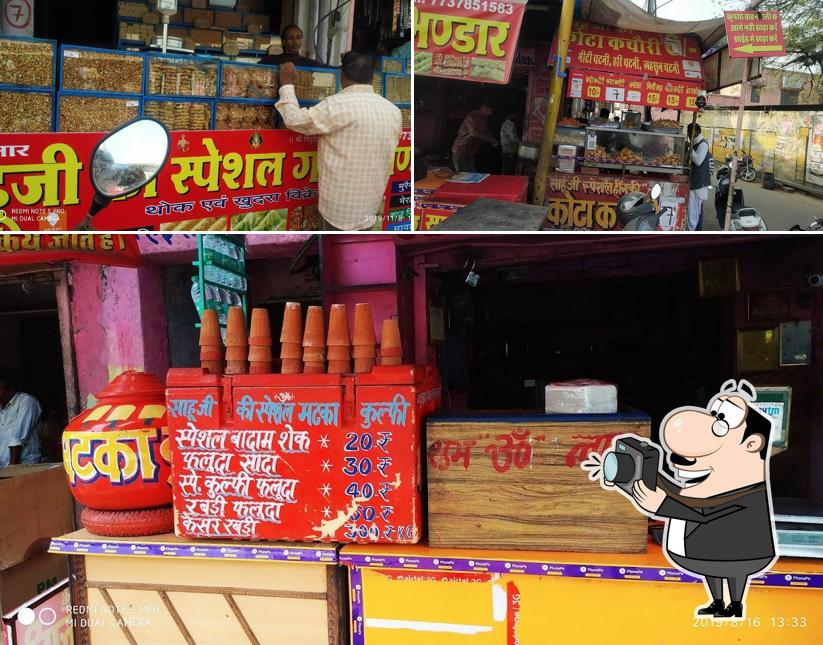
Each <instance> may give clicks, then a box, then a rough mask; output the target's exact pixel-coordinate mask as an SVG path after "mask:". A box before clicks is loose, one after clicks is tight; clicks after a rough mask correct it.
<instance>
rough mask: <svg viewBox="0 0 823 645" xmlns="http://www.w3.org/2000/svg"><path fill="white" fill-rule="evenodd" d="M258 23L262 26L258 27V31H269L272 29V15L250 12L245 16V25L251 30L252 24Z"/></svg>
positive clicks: (257, 24)
mask: <svg viewBox="0 0 823 645" xmlns="http://www.w3.org/2000/svg"><path fill="white" fill-rule="evenodd" d="M253 25H256V26H258V27H260V28H259V29H257V32H258V33H259V32H261V31H269V29H271V17H270V16H267V15H266V14H253V13H250V14H248V15H246V16H244V17H243V26H244V27H246V28H247V29H248V30H249V31H251V30H252V26H253Z"/></svg>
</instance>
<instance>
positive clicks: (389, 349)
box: [380, 318, 403, 366]
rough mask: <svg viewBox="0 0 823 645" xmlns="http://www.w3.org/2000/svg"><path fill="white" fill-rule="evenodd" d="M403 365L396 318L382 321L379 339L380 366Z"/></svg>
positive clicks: (398, 326)
mask: <svg viewBox="0 0 823 645" xmlns="http://www.w3.org/2000/svg"><path fill="white" fill-rule="evenodd" d="M402 363H403V347H402V346H401V344H400V325H399V323H398V322H397V318H386V319H385V320H384V321H383V334H382V335H381V337H380V365H381V366H386V365H400V364H402Z"/></svg>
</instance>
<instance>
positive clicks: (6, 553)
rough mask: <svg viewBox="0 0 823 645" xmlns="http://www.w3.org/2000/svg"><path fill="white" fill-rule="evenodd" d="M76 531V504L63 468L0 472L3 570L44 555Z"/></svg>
mask: <svg viewBox="0 0 823 645" xmlns="http://www.w3.org/2000/svg"><path fill="white" fill-rule="evenodd" d="M73 529H74V500H73V498H72V496H71V492H70V491H69V484H68V480H67V479H66V472H65V470H63V464H38V465H34V466H9V467H8V468H4V469H2V470H0V570H3V569H8V568H9V567H13V566H14V565H16V564H19V563H20V562H23V561H24V560H27V559H28V558H29V557H31V556H32V554H36V553H39V552H42V551H44V550H45V549H46V547H47V546H48V541H49V540H50V539H51V538H53V537H55V536H57V535H63V534H64V533H68V532H69V531H72V530H73Z"/></svg>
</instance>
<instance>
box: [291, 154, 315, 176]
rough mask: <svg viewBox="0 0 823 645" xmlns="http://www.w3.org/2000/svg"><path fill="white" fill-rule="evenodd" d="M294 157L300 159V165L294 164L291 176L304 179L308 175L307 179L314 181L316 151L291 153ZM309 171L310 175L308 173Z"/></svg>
mask: <svg viewBox="0 0 823 645" xmlns="http://www.w3.org/2000/svg"><path fill="white" fill-rule="evenodd" d="M293 156H294V158H295V159H299V160H300V165H299V166H295V167H294V169H293V170H292V177H294V178H295V179H305V178H306V177H309V181H310V182H312V183H314V182H316V181H317V152H315V151H314V150H312V151H311V152H295V153H293ZM309 173H311V176H310V175H309Z"/></svg>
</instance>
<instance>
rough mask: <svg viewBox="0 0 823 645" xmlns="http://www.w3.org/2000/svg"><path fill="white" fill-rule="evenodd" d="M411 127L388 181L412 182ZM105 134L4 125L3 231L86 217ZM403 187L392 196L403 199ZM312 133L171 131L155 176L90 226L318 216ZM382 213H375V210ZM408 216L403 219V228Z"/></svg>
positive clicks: (232, 223) (291, 223) (291, 222)
mask: <svg viewBox="0 0 823 645" xmlns="http://www.w3.org/2000/svg"><path fill="white" fill-rule="evenodd" d="M408 133H409V131H408V130H406V131H404V133H403V138H402V139H401V141H400V142H399V146H398V149H397V151H396V154H395V160H394V161H395V163H394V168H393V175H392V177H391V178H390V181H389V185H388V186H387V189H386V190H387V195H388V196H389V197H387V200H388V204H387V206H386V209H385V210H386V212H385V213H384V214H383V217H384V226H383V228H386V227H387V226H388V223H389V221H393V222H394V224H395V228H399V226H398V224H397V220H398V218H399V215H398V214H397V213H395V214H394V217H393V218H392V216H391V210H398V209H390V208H389V206H390V204H391V197H390V196H391V194H395V193H397V191H399V190H400V189H402V188H403V187H406V189H407V194H409V195H410V194H411V190H410V186H406V184H405V183H404V182H405V181H406V180H407V179H408V178H409V176H410V173H411V143H410V141H409V134H408ZM103 136H104V135H103V134H101V133H54V132H52V133H46V134H27V133H22V134H0V231H2V230H11V231H20V230H22V231H42V232H49V233H51V232H59V231H66V230H72V229H74V228H76V226H77V225H78V224H79V223H80V222H81V221H82V220H83V218H84V217H85V216H86V213H87V212H88V209H89V207H90V206H91V203H92V200H93V198H94V188H93V187H92V184H91V178H90V177H89V166H90V159H91V155H92V152H93V150H94V148H95V146H96V145H97V143H98V142H99V141H100V140H101V139H102V138H103ZM400 197H401V196H395V201H398V202H399V201H400ZM317 202H318V166H317V142H316V140H315V138H314V137H307V136H304V135H301V134H297V133H295V132H291V131H289V130H263V131H257V130H215V131H186V132H182V131H175V132H172V133H171V154H170V156H169V160H168V162H167V163H166V165H165V167H164V168H163V170H162V171H161V172H160V174H159V175H158V177H157V178H156V179H155V180H154V181H152V182H151V183H150V184H148V185H147V186H146V187H144V188H143V189H141V190H140V191H139V192H137V193H135V194H133V195H129V196H127V197H123V198H120V199H116V200H114V201H113V202H112V204H111V205H110V206H108V207H107V208H106V209H104V210H103V211H101V212H100V214H99V215H97V216H96V217H95V218H94V222H93V227H94V228H95V229H96V230H115V231H122V230H129V229H143V230H166V231H218V230H219V231H226V230H236V231H271V230H284V229H286V228H287V226H288V227H289V228H291V229H292V230H314V229H316V228H317V227H318V225H319V214H318V213H317ZM377 215H378V216H380V214H377ZM410 220H411V218H410V217H407V218H406V219H405V221H404V224H405V226H406V230H408V229H410V227H411V222H410Z"/></svg>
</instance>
